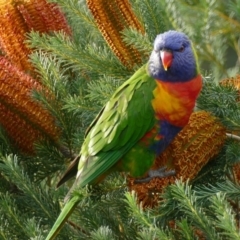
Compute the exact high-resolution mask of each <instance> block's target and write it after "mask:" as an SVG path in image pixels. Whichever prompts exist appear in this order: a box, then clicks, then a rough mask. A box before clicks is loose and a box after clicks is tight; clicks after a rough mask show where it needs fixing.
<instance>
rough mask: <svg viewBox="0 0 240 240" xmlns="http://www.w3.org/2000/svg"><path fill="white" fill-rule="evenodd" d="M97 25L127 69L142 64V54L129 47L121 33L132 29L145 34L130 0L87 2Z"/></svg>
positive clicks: (90, 0) (95, 0)
mask: <svg viewBox="0 0 240 240" xmlns="http://www.w3.org/2000/svg"><path fill="white" fill-rule="evenodd" d="M87 4H88V8H89V9H90V11H91V13H92V15H93V17H94V19H95V21H96V24H97V26H98V28H99V30H100V32H101V33H102V35H103V37H104V38H105V40H106V42H107V43H108V45H109V47H110V48H111V49H112V51H113V52H114V53H115V55H116V56H117V57H118V58H119V60H120V61H121V62H122V63H123V64H124V65H125V66H127V67H132V66H133V65H134V64H136V63H140V62H141V54H140V53H139V52H138V51H137V50H136V49H135V48H134V47H132V46H129V45H127V44H126V43H125V42H124V41H123V38H122V35H121V31H122V30H123V29H124V28H126V27H132V28H135V29H137V30H138V31H139V32H141V33H144V28H143V26H142V25H141V23H140V22H139V21H138V19H137V17H136V16H135V14H134V13H133V11H132V8H131V5H130V3H129V0H121V1H120V0H113V1H111V4H110V3H109V1H107V0H87Z"/></svg>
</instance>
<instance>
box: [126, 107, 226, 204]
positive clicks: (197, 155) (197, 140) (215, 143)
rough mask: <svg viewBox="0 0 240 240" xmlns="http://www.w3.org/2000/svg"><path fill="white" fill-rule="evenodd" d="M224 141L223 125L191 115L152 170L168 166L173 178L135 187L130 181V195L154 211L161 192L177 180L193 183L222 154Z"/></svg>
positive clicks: (201, 114)
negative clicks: (200, 172) (206, 166)
mask: <svg viewBox="0 0 240 240" xmlns="http://www.w3.org/2000/svg"><path fill="white" fill-rule="evenodd" d="M225 138H226V130H225V128H224V127H223V125H222V124H221V123H220V122H219V121H218V120H217V118H215V117H213V116H212V115H211V114H210V113H208V112H205V111H199V112H195V113H193V114H192V115H191V117H190V120H189V123H188V125H187V126H186V127H184V129H183V130H182V131H181V132H180V133H179V134H178V135H177V136H176V137H175V139H174V141H173V142H172V143H171V144H170V145H169V147H168V148H167V149H166V150H165V151H164V152H163V153H162V154H161V155H160V156H159V157H158V158H157V159H156V161H155V164H154V167H153V169H157V168H159V167H161V166H167V167H168V169H175V170H176V175H175V176H169V177H165V178H154V179H152V180H151V181H150V182H148V183H134V180H135V179H134V178H129V179H128V180H129V181H128V187H129V191H135V192H136V194H137V197H138V201H139V202H141V204H142V206H143V207H154V206H156V205H157V204H158V202H159V200H160V197H159V196H160V193H161V192H162V191H163V189H164V188H165V187H166V186H168V185H169V184H171V183H174V181H175V180H176V179H180V178H182V179H183V181H186V180H187V179H190V180H191V179H194V177H196V175H197V174H198V172H199V171H200V170H201V169H202V167H203V166H204V165H205V164H206V163H208V161H210V160H211V158H213V157H214V156H215V155H216V154H218V153H219V151H220V150H221V148H222V146H223V144H224V141H225Z"/></svg>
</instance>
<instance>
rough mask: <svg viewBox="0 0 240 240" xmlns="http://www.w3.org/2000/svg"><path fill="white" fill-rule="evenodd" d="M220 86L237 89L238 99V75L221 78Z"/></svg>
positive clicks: (239, 78)
mask: <svg viewBox="0 0 240 240" xmlns="http://www.w3.org/2000/svg"><path fill="white" fill-rule="evenodd" d="M220 85H222V86H228V87H233V88H235V89H236V90H237V91H238V95H239V96H238V99H237V100H238V101H240V75H236V76H235V77H231V78H226V79H223V80H222V81H221V82H220Z"/></svg>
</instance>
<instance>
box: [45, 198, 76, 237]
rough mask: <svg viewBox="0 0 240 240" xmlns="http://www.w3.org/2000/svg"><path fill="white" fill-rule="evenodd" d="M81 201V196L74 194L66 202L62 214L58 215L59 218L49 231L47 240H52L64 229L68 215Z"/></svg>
mask: <svg viewBox="0 0 240 240" xmlns="http://www.w3.org/2000/svg"><path fill="white" fill-rule="evenodd" d="M79 202H80V197H79V196H74V197H73V198H72V199H70V200H69V201H68V202H67V203H66V205H65V206H64V208H63V209H62V211H61V213H60V215H59V216H58V219H57V220H56V222H55V224H54V225H53V227H52V229H51V231H50V232H49V234H48V236H47V238H46V240H52V239H54V238H55V237H56V236H57V234H58V233H59V231H60V230H61V229H62V227H63V225H64V223H65V222H66V221H67V219H68V217H69V216H70V215H71V213H72V211H73V210H74V209H75V208H76V206H77V205H78V203H79Z"/></svg>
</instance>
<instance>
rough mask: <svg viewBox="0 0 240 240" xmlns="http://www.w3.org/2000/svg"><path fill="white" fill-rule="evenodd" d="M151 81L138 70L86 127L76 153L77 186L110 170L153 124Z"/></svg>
mask: <svg viewBox="0 0 240 240" xmlns="http://www.w3.org/2000/svg"><path fill="white" fill-rule="evenodd" d="M155 87H156V83H155V80H154V79H153V78H152V77H150V76H149V75H148V73H147V70H146V66H143V67H141V68H140V69H139V70H138V71H137V72H136V73H135V74H134V75H133V76H132V77H131V78H130V79H129V80H127V81H126V82H125V83H124V84H123V85H122V86H120V87H119V88H118V89H117V90H116V92H115V93H114V94H113V96H112V97H111V99H110V100H109V101H108V102H107V104H106V106H105V108H103V109H102V111H101V112H100V114H99V115H98V116H97V117H96V119H95V120H94V121H93V123H92V124H91V125H90V128H89V130H88V133H87V135H86V138H85V141H84V143H83V145H82V149H81V152H80V155H81V158H80V161H79V165H78V175H77V176H78V177H77V181H76V182H77V185H78V186H79V187H80V186H85V185H86V184H88V183H92V182H93V181H94V180H95V179H96V178H98V177H99V176H101V175H102V174H103V173H105V172H106V171H107V170H108V169H110V168H111V167H112V166H113V165H114V164H115V163H116V162H117V161H118V160H120V159H121V158H122V157H123V156H124V154H126V153H127V152H128V151H129V150H130V149H131V148H132V147H133V146H134V145H135V144H136V143H137V142H138V141H139V139H141V137H142V136H143V135H144V134H145V133H146V132H147V131H149V130H150V129H151V128H152V127H153V126H154V123H155V117H154V111H153V108H152V104H151V101H152V99H153V90H154V88H155Z"/></svg>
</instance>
